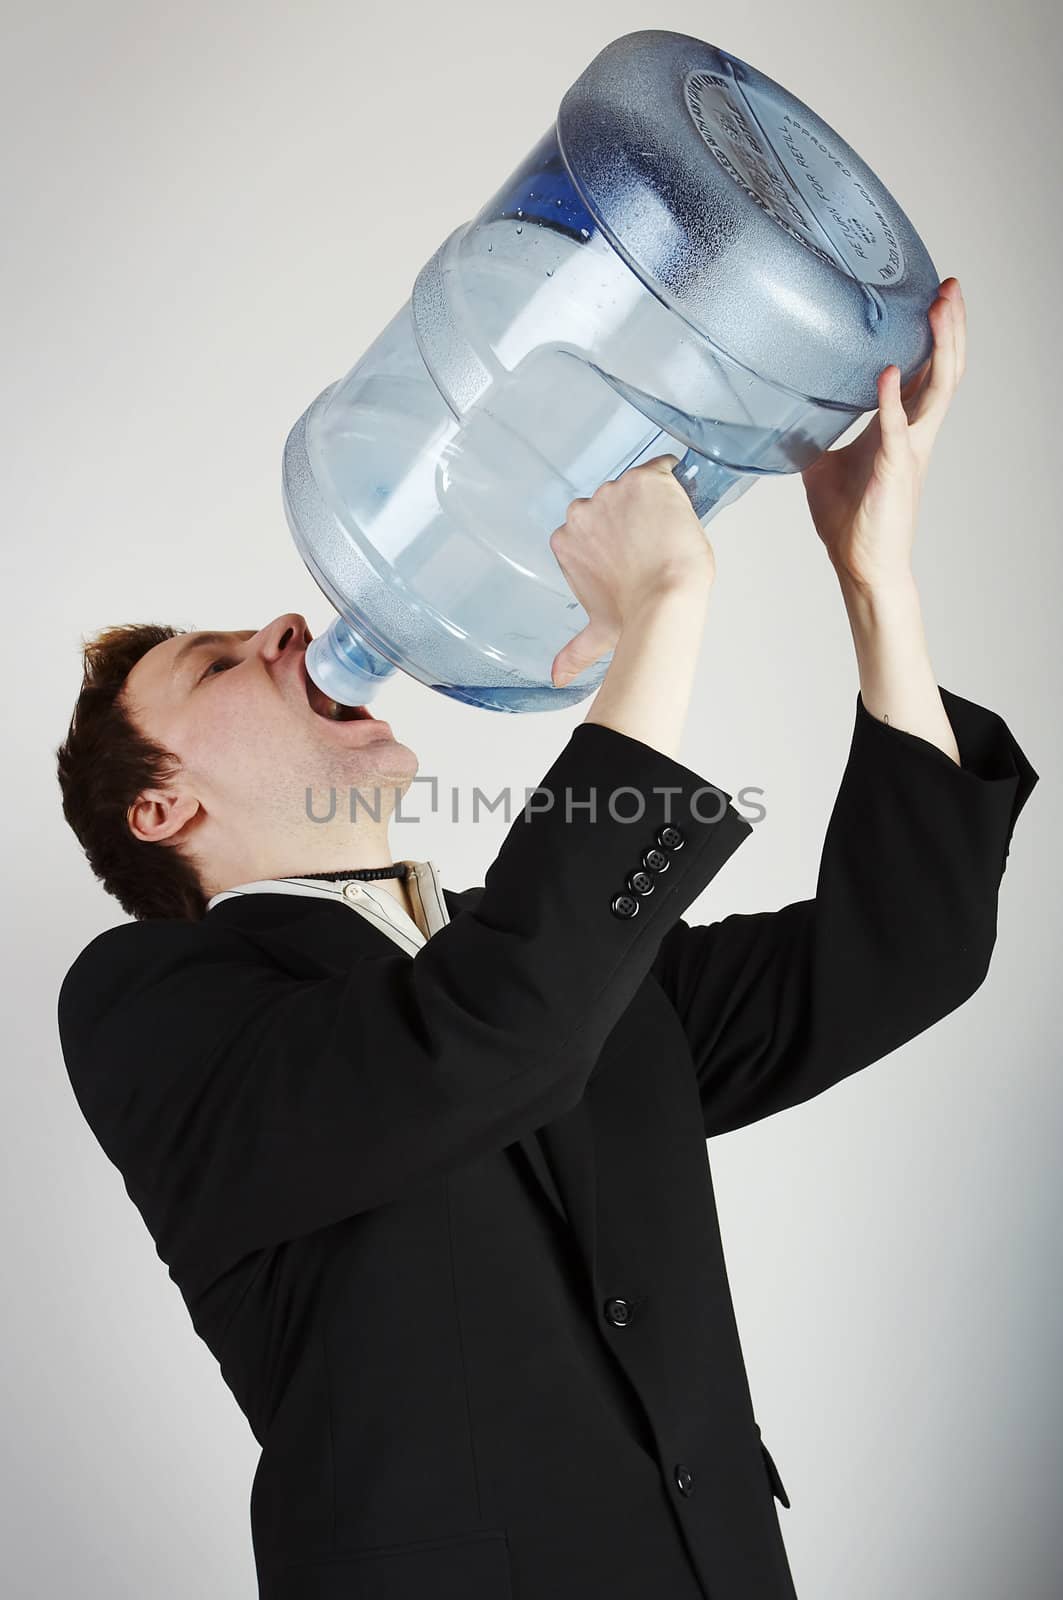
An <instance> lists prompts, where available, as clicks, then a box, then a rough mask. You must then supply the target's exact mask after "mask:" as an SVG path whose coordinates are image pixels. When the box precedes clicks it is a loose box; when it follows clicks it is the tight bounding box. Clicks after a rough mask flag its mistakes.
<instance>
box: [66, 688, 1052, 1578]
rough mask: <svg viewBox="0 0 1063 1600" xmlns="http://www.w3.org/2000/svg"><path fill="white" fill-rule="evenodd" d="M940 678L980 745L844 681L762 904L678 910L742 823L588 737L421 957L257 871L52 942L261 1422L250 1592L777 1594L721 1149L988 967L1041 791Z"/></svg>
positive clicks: (115, 1128) (194, 1303)
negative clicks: (951, 737) (652, 853)
mask: <svg viewBox="0 0 1063 1600" xmlns="http://www.w3.org/2000/svg"><path fill="white" fill-rule="evenodd" d="M943 698H944V701H945V705H946V709H947V711H948V714H949V717H950V719H951V721H952V725H953V728H954V730H955V733H956V737H957V741H958V744H959V747H960V751H961V755H962V766H957V765H956V764H955V763H954V762H953V761H951V760H950V759H949V758H948V757H947V756H946V755H945V754H944V753H943V752H942V751H940V750H938V749H937V748H936V747H934V746H933V745H931V744H929V743H928V742H927V741H925V740H923V739H920V738H918V737H917V736H915V735H912V734H908V733H905V732H902V731H900V730H896V729H893V728H890V727H888V726H886V725H885V724H883V723H880V722H878V721H877V720H876V719H874V718H872V717H871V716H870V715H869V714H868V713H867V711H866V710H865V709H864V707H863V702H862V701H861V700H860V698H859V696H857V703H856V720H855V726H854V730H853V739H852V745H851V749H850V754H849V758H848V762H847V765H846V768H845V773H844V777H843V780H842V784H841V788H840V792H839V794H838V797H837V801H836V803H835V806H834V809H833V812H832V815H831V819H830V824H829V828H828V831H827V836H826V840H825V843H824V846H823V851H822V857H821V862H820V868H819V876H818V882H817V885H816V894H815V897H814V898H813V899H810V900H805V901H799V902H797V903H795V904H792V905H787V906H785V907H783V908H782V909H781V910H779V911H773V912H763V913H759V914H756V915H734V916H728V917H725V918H724V919H723V920H722V921H719V922H714V923H710V924H708V925H707V926H690V925H688V924H687V922H686V921H685V920H684V919H683V917H682V913H683V911H684V910H685V909H686V908H687V907H688V906H689V905H690V903H691V902H692V901H693V900H694V899H695V897H696V896H697V895H699V894H700V893H701V891H702V890H703V889H704V888H705V887H706V885H707V884H709V883H710V882H711V881H712V879H713V878H714V876H715V874H716V873H717V872H718V871H719V870H720V868H721V867H722V866H723V864H724V863H725V862H726V860H727V859H728V857H729V856H730V855H731V854H732V853H733V852H734V850H735V849H736V848H737V847H738V846H739V845H740V844H741V843H742V842H743V840H744V839H745V838H746V837H747V836H748V834H749V833H750V832H751V828H750V824H749V823H748V822H747V821H746V820H744V819H743V818H742V817H741V816H740V815H739V813H738V812H737V811H736V810H735V809H734V808H733V806H732V805H731V804H730V800H731V796H730V795H727V794H726V792H725V791H715V793H714V792H706V787H707V786H706V780H704V779H702V778H701V777H700V776H699V775H698V774H697V773H695V772H693V771H691V770H690V769H689V768H687V767H685V766H684V765H682V764H681V763H680V762H678V761H675V760H672V759H671V758H669V757H667V756H665V755H662V754H660V753H659V752H658V751H655V750H653V749H652V748H651V747H649V746H648V745H646V744H644V743H642V742H641V741H639V740H637V739H633V738H630V737H628V736H627V735H624V734H621V733H617V732H615V731H614V730H612V729H609V728H606V727H603V726H600V725H598V724H594V723H581V724H580V725H579V726H577V727H576V728H575V729H574V730H573V732H572V734H571V737H570V739H569V741H568V743H567V745H566V746H565V748H564V749H563V750H562V751H561V753H560V755H559V756H558V758H557V760H556V761H555V762H554V764H553V765H552V767H551V768H550V770H549V771H548V773H547V774H546V776H545V778H544V779H543V783H542V785H541V788H542V789H543V791H545V793H546V794H549V795H552V796H553V798H554V802H555V803H554V806H553V808H552V809H550V810H545V811H540V810H534V811H532V810H529V809H528V808H525V810H523V811H522V812H521V813H520V815H519V816H518V817H517V818H516V820H515V821H514V823H513V825H512V827H511V828H510V830H509V832H508V834H507V835H506V838H505V840H504V842H503V845H502V848H501V850H500V852H499V854H498V856H497V858H496V860H495V861H494V862H493V863H492V864H491V866H490V868H489V870H488V872H487V874H486V879H485V883H484V885H483V887H482V888H476V889H470V890H466V891H465V892H464V893H452V892H450V891H447V903H448V908H449V911H450V915H451V918H452V920H451V922H450V924H449V926H447V927H445V928H443V929H441V930H440V931H439V932H437V933H436V934H435V935H433V937H432V938H431V939H430V940H429V941H428V942H427V944H426V945H425V946H424V948H423V949H422V950H420V951H419V952H418V953H417V955H416V956H414V957H410V956H408V955H407V954H405V953H403V952H402V951H400V950H397V949H396V947H395V946H394V945H393V944H392V943H391V942H390V941H389V940H388V939H387V937H386V936H385V935H384V934H383V933H382V932H381V931H380V930H379V929H377V928H375V927H373V926H371V925H370V924H369V923H367V922H366V921H365V920H364V919H363V918H361V917H359V916H358V915H357V914H354V915H352V914H351V912H350V911H349V909H348V908H347V907H345V906H344V905H342V904H339V903H334V902H331V901H322V900H319V899H309V898H301V897H290V896H281V895H270V894H260V895H249V896H247V897H240V898H235V899H231V900H228V901H225V902H222V903H221V904H219V905H218V906H217V907H216V908H215V909H214V910H213V911H210V912H208V913H207V915H206V917H205V919H204V920H203V921H202V922H200V923H180V922H164V921H157V922H150V921H149V922H137V923H127V924H125V925H121V926H118V927H116V928H113V929H110V930H108V931H107V932H105V933H103V934H101V935H100V936H99V937H98V938H96V939H94V940H93V941H92V943H91V944H90V945H89V946H88V947H87V949H86V950H84V951H83V952H82V954H81V955H80V956H79V958H78V959H77V960H76V961H75V962H74V964H73V966H72V968H71V970H70V971H69V973H68V974H67V976H66V978H65V980H64V983H63V987H62V992H61V995H60V1000H59V1021H60V1030H61V1038H62V1045H63V1050H64V1054H65V1058H66V1062H67V1065H68V1069H69V1073H70V1078H71V1081H72V1084H73V1088H74V1091H75V1093H76V1095H77V1098H78V1101H79V1103H80V1105H81V1107H82V1109H83V1111H84V1114H85V1116H86V1118H87V1119H88V1122H89V1123H90V1125H91V1127H92V1128H93V1130H94V1132H95V1134H96V1136H97V1138H98V1140H99V1142H100V1144H101V1145H102V1147H103V1149H104V1151H105V1152H106V1153H107V1155H108V1156H109V1157H110V1159H111V1160H112V1161H113V1162H114V1163H115V1165H116V1166H117V1167H118V1169H119V1171H120V1172H121V1174H122V1177H123V1178H124V1181H125V1184H126V1187H127V1189H128V1192H129V1194H130V1196H131V1197H132V1199H133V1201H134V1202H135V1203H136V1205H137V1206H138V1207H139V1209H140V1211H141V1213H142V1215H143V1217H144V1220H145V1222H146V1224H147V1226H148V1228H149V1229H150V1231H151V1234H152V1236H153V1237H154V1240H155V1242H156V1246H157V1249H158V1253H159V1255H160V1257H161V1259H162V1260H163V1261H164V1262H165V1263H167V1265H168V1267H169V1270H170V1274H171V1276H172V1278H173V1279H174V1281H175V1282H176V1283H177V1285H178V1286H179V1288H180V1290H181V1292H182V1294H183V1296H184V1298H185V1301H186V1302H187V1306H188V1309H189V1312H190V1314H191V1318H192V1321H193V1324H194V1326H195V1328H196V1330H197V1332H198V1333H199V1334H200V1336H201V1337H202V1338H203V1339H204V1340H205V1341H206V1343H207V1344H208V1346H209V1347H210V1349H211V1350H212V1351H213V1352H214V1354H215V1356H216V1358H217V1360H218V1363H219V1365H220V1369H221V1372H222V1375H223V1377H224V1379H225V1381H226V1382H227V1383H228V1385H229V1386H230V1388H231V1389H232V1391H233V1393H234V1395H235V1396H236V1399H237V1401H238V1402H239V1404H240V1406H241V1407H242V1409H243V1411H244V1412H245V1414H246V1416H247V1418H248V1421H249V1423H250V1425H251V1427H252V1429H253V1430H254V1433H255V1436H256V1438H257V1439H258V1441H259V1442H260V1444H261V1446H262V1454H261V1458H260V1462H259V1466H258V1469H257V1472H256V1474H255V1479H254V1484H253V1488H252V1493H251V1525H252V1532H253V1539H254V1550H255V1557H256V1562H257V1569H258V1577H259V1584H260V1594H261V1595H262V1596H264V1597H266V1600H340V1597H341V1596H342V1597H344V1600H350V1597H355V1596H357V1597H359V1600H414V1597H416V1600H424V1597H425V1596H427V1595H429V1594H430V1595H432V1596H433V1597H434V1600H440V1597H443V1600H513V1597H519V1600H565V1597H569V1596H572V1597H577V1596H578V1597H579V1600H588V1597H590V1596H602V1597H603V1600H604V1597H608V1600H646V1596H647V1595H650V1594H653V1595H662V1596H668V1597H669V1600H705V1597H711V1600H751V1597H753V1596H756V1597H758V1600H769V1597H771V1600H781V1597H784V1596H793V1594H794V1589H793V1584H792V1579H791V1575H790V1570H789V1566H788V1562H787V1557H786V1553H785V1549H784V1545H783V1541H782V1537H781V1533H780V1527H779V1522H778V1517H777V1512H776V1507H775V1500H774V1499H773V1491H774V1495H775V1496H776V1497H778V1498H779V1499H780V1500H781V1501H782V1503H783V1504H787V1503H788V1502H787V1500H786V1498H785V1490H784V1489H783V1486H782V1483H781V1480H780V1478H779V1476H778V1473H777V1472H776V1470H775V1465H774V1463H773V1461H772V1459H771V1457H770V1455H769V1453H768V1451H767V1449H766V1447H765V1446H764V1444H763V1443H762V1441H761V1439H760V1435H759V1428H758V1425H757V1422H756V1420H755V1417H754V1410H753V1405H752V1401H751V1397H750V1393H749V1388H748V1384H747V1379H746V1373H745V1368H744V1364H743V1358H742V1351H741V1348H740V1344H739V1338H738V1332H737V1328H736V1323H735V1317H734V1312H733V1308H732V1303H731V1297H730V1291H729V1288H728V1281H727V1272H726V1268H725V1263H724V1256H723V1252H722V1248H721V1241H720V1233H719V1227H718V1224H717V1216H716V1210H715V1204H714V1199H713V1189H712V1180H711V1173H710V1168H709V1164H708V1161H707V1158H706V1147H705V1139H706V1136H707V1135H712V1134H719V1133H724V1132H726V1131H727V1130H728V1129H732V1128H738V1127H741V1126H743V1125H744V1124H747V1123H750V1122H753V1121H755V1120H756V1119H757V1118H760V1117H765V1116H768V1115H771V1114H772V1113H774V1112H777V1111H781V1110H783V1109H784V1108H785V1107H787V1106H792V1105H796V1104H798V1103H800V1102H802V1101H805V1100H808V1099H810V1098H811V1097H812V1096H814V1095H817V1094H819V1093H821V1092H822V1091H823V1090H824V1089H826V1088H828V1087H829V1086H830V1085H831V1084H833V1083H837V1082H838V1081H839V1080H840V1079H843V1078H845V1077H847V1076H849V1075H850V1074H851V1073H854V1072H856V1071H858V1070H859V1069H860V1068H861V1067H864V1066H867V1065H868V1063H870V1062H873V1061H876V1060H877V1059H879V1058H880V1057H882V1056H884V1055H887V1054H888V1053H889V1052H890V1051H892V1050H894V1049H896V1048H897V1046H899V1045H901V1044H903V1043H904V1042H905V1041H906V1040H908V1039H911V1038H912V1037H913V1036H914V1035H916V1034H918V1033H920V1032H921V1031H922V1030H923V1029H924V1028H927V1027H928V1026H930V1025H931V1024H932V1023H933V1022H934V1021H935V1020H936V1019H937V1018H939V1017H942V1016H944V1015H945V1014H946V1013H948V1012H949V1011H951V1010H953V1009H954V1008H955V1007H956V1006H958V1005H960V1004H961V1003H962V1002H963V1001H964V1000H965V999H966V998H967V997H968V996H969V995H970V994H971V993H972V992H973V991H974V990H975V989H976V988H977V987H978V986H979V984H980V983H981V982H982V980H983V978H984V976H985V974H986V970H987V965H988V962H989V958H990V952H991V950H992V947H993V944H994V939H995V932H996V906H997V892H998V887H999V884H1000V880H1001V876H1002V874H1003V871H1004V864H1005V859H1006V856H1007V852H1008V844H1009V840H1010V838H1011V832H1012V828H1013V825H1014V822H1015V819H1016V817H1017V815H1018V813H1019V810H1020V808H1021V807H1022V805H1023V803H1024V802H1025V800H1026V798H1027V796H1028V794H1029V793H1030V790H1031V789H1032V788H1033V785H1034V783H1035V782H1036V781H1037V774H1036V773H1035V772H1034V771H1033V768H1032V767H1031V766H1030V764H1029V762H1028V761H1027V759H1026V757H1025V756H1024V755H1023V753H1022V751H1021V750H1020V749H1019V747H1018V745H1017V744H1016V742H1015V740H1014V738H1013V737H1012V735H1011V734H1010V732H1009V730H1008V729H1007V727H1006V725H1005V724H1004V722H1003V721H1002V720H1001V719H1000V717H998V716H997V715H995V714H994V713H993V712H991V711H988V710H985V709H983V708H981V707H979V706H977V705H974V704H972V703H971V702H969V701H967V700H964V699H961V698H960V697H959V696H957V695H954V694H951V693H950V692H949V691H947V690H945V691H943ZM670 787H671V789H672V793H671V794H670V796H669V794H668V793H667V792H666V791H667V790H668V789H669V788H670ZM592 788H593V789H594V790H595V791H596V796H597V815H596V817H594V818H592V816H591V815H590V814H589V812H588V810H587V808H586V807H585V806H584V807H582V808H580V807H579V804H578V803H579V801H580V800H581V799H582V800H584V801H585V800H586V799H587V798H588V797H589V791H590V790H591V789H592ZM621 790H623V791H624V792H623V793H621V792H620V791H621ZM629 790H633V791H634V793H631V792H628V791H629ZM566 792H568V794H569V795H570V797H571V800H572V802H573V806H572V808H571V809H570V810H569V812H568V815H567V816H566V804H565V795H566ZM720 793H723V795H724V799H725V800H726V801H727V804H726V806H725V807H724V808H723V809H722V812H721V808H720V807H719V806H715V807H714V805H713V800H714V798H715V795H718V794H720ZM611 796H612V797H613V805H612V807H610V797H611ZM640 797H641V799H642V800H644V802H645V810H644V812H643V814H642V815H641V817H640V819H639V820H637V821H634V820H633V821H621V820H617V817H614V816H613V815H612V814H611V812H612V810H615V812H616V813H617V816H618V817H619V816H624V817H628V816H632V815H633V814H634V813H636V812H637V811H638V801H639V799H640ZM544 798H545V797H544V796H538V797H536V799H537V801H539V802H541V801H543V800H544ZM666 823H671V824H673V825H674V826H675V827H677V828H678V836H677V835H675V834H672V835H666V836H665V837H667V838H670V839H671V840H672V846H673V847H672V848H668V847H660V846H658V845H657V838H658V833H659V830H660V829H661V828H662V826H663V825H665V824H666ZM676 843H678V844H679V848H674V846H675V844H676ZM652 848H659V849H660V851H661V853H660V855H658V856H657V857H651V860H656V861H657V862H658V869H657V870H655V871H654V870H652V869H651V876H652V881H653V885H654V887H653V889H652V892H651V893H648V894H645V895H641V896H640V895H637V894H636V896H635V899H636V900H637V903H638V909H637V912H636V914H635V915H633V916H623V915H619V914H618V913H617V910H616V909H614V901H615V899H616V897H617V895H618V894H619V893H621V892H622V891H624V890H625V886H626V884H627V880H628V878H629V876H630V874H631V873H632V872H633V871H634V870H635V869H637V868H638V867H639V865H640V862H641V861H642V858H643V856H644V854H645V852H646V851H647V850H648V849H652ZM662 860H663V861H664V862H665V863H666V865H665V867H664V868H663V869H661V868H660V865H659V863H660V862H661V861H662ZM161 1376H162V1375H161V1374H160V1377H161Z"/></svg>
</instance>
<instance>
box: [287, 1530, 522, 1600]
mask: <svg viewBox="0 0 1063 1600" xmlns="http://www.w3.org/2000/svg"><path fill="white" fill-rule="evenodd" d="M428 1595H431V1597H432V1600H513V1585H512V1580H511V1574H510V1564H509V1540H508V1538H507V1535H506V1530H505V1529H504V1528H487V1529H482V1530H480V1531H478V1532H476V1533H467V1534H451V1535H447V1536H445V1537H441V1538H438V1539H423V1540H419V1541H418V1542H417V1543H415V1544H390V1545H377V1546H374V1547H373V1548H370V1549H362V1550H352V1551H350V1552H349V1553H344V1552H342V1551H336V1552H335V1553H329V1554H327V1555H325V1554H322V1555H320V1556H308V1557H307V1558H306V1560H305V1561H298V1560H297V1561H285V1562H284V1563H283V1564H281V1565H278V1566H277V1567H275V1568H274V1569H273V1570H272V1571H266V1572H260V1573H259V1600H426V1596H428Z"/></svg>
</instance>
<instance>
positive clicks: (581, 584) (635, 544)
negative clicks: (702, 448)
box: [550, 455, 716, 688]
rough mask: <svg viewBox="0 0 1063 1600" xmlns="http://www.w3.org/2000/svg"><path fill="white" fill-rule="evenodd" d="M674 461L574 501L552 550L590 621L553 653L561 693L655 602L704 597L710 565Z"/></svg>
mask: <svg viewBox="0 0 1063 1600" xmlns="http://www.w3.org/2000/svg"><path fill="white" fill-rule="evenodd" d="M677 462H678V457H677V456H674V455H664V456H657V457H655V459H654V460H652V461H647V462H644V463H643V465H642V466H639V467H629V468H628V470H627V471H626V472H623V473H621V475H620V477H619V478H615V479H609V480H608V481H607V482H605V483H603V484H602V485H601V486H600V488H598V489H596V490H595V491H594V494H593V495H591V497H590V498H589V499H579V500H573V501H572V504H571V505H570V506H569V508H568V513H567V515H566V518H565V521H564V523H563V524H562V525H561V527H559V528H555V530H554V532H553V533H552V534H551V535H550V548H551V550H552V551H553V552H554V555H555V557H556V558H557V562H558V565H559V566H560V568H561V570H562V572H563V573H564V574H565V578H566V579H567V581H568V585H569V587H570V589H571V590H572V592H573V594H574V595H575V596H576V599H577V600H578V601H579V602H580V604H581V605H582V606H583V609H584V610H585V611H586V613H587V617H588V622H587V625H586V627H585V628H584V629H583V630H582V632H580V633H578V634H576V635H575V637H574V638H572V639H570V640H569V642H568V643H567V644H566V645H565V646H564V647H563V648H562V649H561V650H560V651H558V654H557V656H556V657H555V659H554V663H553V667H552V669H551V679H552V681H553V683H554V685H555V687H557V688H563V687H564V685H565V684H566V683H568V682H569V681H571V679H572V678H574V677H576V676H577V675H578V674H579V673H581V672H583V671H585V670H586V668H587V667H590V666H593V664H594V662H596V661H599V660H600V659H601V658H602V656H604V655H606V654H607V653H608V652H609V651H610V650H612V649H614V648H615V646H616V643H617V641H618V639H619V638H620V633H621V630H622V629H623V628H624V626H625V625H626V624H628V623H630V622H631V620H632V619H633V618H634V617H635V616H636V615H637V614H641V613H644V612H645V610H646V607H647V606H648V605H650V606H652V605H653V604H654V602H655V601H656V600H657V599H659V598H660V599H664V598H667V597H671V596H673V595H676V594H682V595H687V596H689V595H691V594H695V593H696V594H705V595H707V593H708V590H709V589H710V588H711V586H712V582H713V579H714V577H715V573H716V562H715V557H714V555H713V550H712V546H711V545H710V544H709V541H708V539H707V538H706V536H705V530H704V529H703V528H702V526H701V524H700V522H699V521H698V519H697V516H696V515H695V513H694V508H693V506H692V505H691V503H690V498H689V496H688V495H687V493H686V490H685V489H684V488H683V486H682V484H680V482H679V480H678V479H677V478H676V477H675V475H674V473H673V471H672V468H673V467H674V466H675V465H676V464H677Z"/></svg>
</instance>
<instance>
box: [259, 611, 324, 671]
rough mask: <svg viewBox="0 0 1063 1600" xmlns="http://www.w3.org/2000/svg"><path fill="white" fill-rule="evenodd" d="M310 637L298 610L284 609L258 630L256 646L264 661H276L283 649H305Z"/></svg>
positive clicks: (303, 618)
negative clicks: (282, 612) (281, 613)
mask: <svg viewBox="0 0 1063 1600" xmlns="http://www.w3.org/2000/svg"><path fill="white" fill-rule="evenodd" d="M312 637H313V635H312V634H311V632H310V629H309V628H308V627H307V625H306V618H305V617H304V616H302V615H301V614H300V613H299V612H298V611H286V612H284V614H283V615H282V616H279V617H274V618H273V621H272V622H267V624H266V626H265V627H264V628H262V629H261V630H260V632H259V635H258V648H259V651H260V653H261V655H262V656H263V657H264V659H265V660H266V661H276V660H278V659H279V657H280V656H282V655H283V654H284V652H285V650H289V649H293V648H295V649H301V650H305V648H306V646H307V645H308V644H309V643H310V640H311V638H312Z"/></svg>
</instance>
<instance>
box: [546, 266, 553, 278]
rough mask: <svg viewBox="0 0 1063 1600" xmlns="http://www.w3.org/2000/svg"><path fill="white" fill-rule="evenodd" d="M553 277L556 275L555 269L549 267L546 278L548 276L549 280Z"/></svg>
mask: <svg viewBox="0 0 1063 1600" xmlns="http://www.w3.org/2000/svg"><path fill="white" fill-rule="evenodd" d="M553 275H554V269H553V267H547V269H546V276H547V277H548V278H552V277H553Z"/></svg>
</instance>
